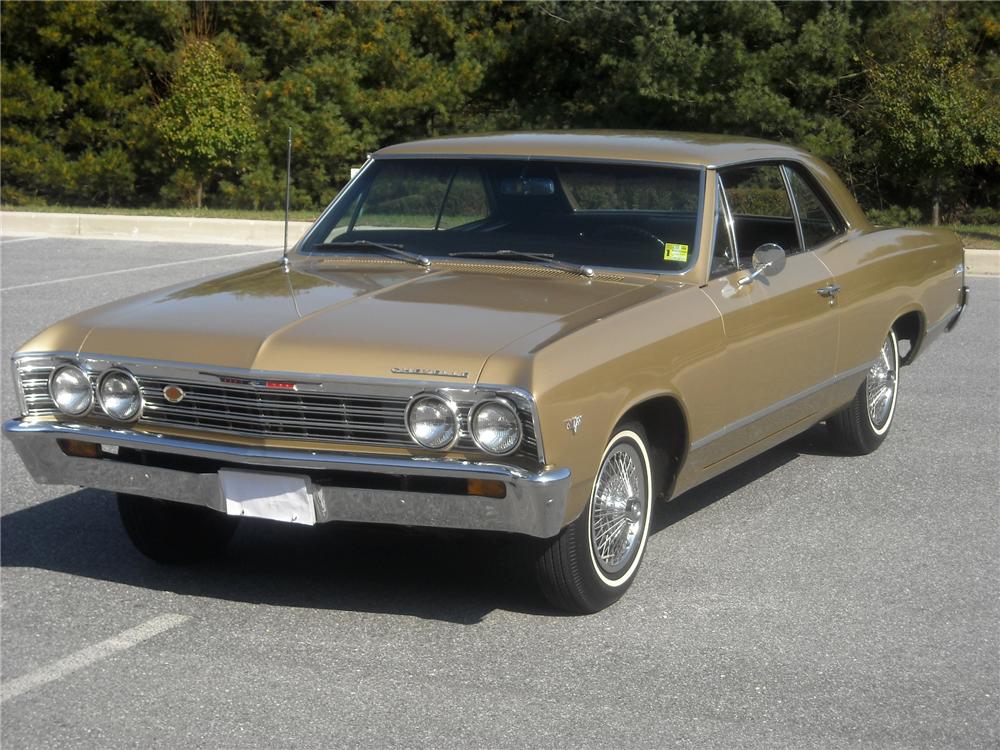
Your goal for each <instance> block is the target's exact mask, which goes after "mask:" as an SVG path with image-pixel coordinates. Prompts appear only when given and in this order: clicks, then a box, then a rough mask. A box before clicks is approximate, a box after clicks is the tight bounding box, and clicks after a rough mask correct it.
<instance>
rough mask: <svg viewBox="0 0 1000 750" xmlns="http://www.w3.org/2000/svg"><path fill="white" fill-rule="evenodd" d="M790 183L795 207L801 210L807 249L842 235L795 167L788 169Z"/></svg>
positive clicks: (800, 217) (800, 214) (800, 216)
mask: <svg viewBox="0 0 1000 750" xmlns="http://www.w3.org/2000/svg"><path fill="white" fill-rule="evenodd" d="M788 181H789V184H791V186H792V195H793V196H794V197H795V206H796V208H798V210H799V221H800V222H801V223H802V238H803V239H804V240H805V244H806V248H807V249H808V248H813V247H816V246H817V245H821V244H823V243H824V242H826V241H827V240H829V239H831V238H833V237H836V236H837V235H838V234H839V233H840V230H839V227H838V226H837V222H835V221H834V219H833V217H832V216H831V215H830V212H829V211H828V210H827V208H826V207H825V206H824V205H823V203H822V201H820V199H819V197H818V196H817V195H816V193H815V191H813V189H812V188H811V187H810V186H809V183H807V182H806V181H805V179H803V177H802V175H800V174H799V172H798V170H797V169H795V168H794V167H789V168H788Z"/></svg>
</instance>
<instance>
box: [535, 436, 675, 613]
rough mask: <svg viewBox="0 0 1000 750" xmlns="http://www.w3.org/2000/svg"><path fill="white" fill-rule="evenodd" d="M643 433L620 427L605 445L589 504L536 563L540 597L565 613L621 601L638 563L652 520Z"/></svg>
mask: <svg viewBox="0 0 1000 750" xmlns="http://www.w3.org/2000/svg"><path fill="white" fill-rule="evenodd" d="M650 452H651V451H650V449H649V443H648V439H647V438H646V432H645V430H643V428H642V425H640V424H638V423H637V422H628V423H624V424H621V425H619V426H618V427H617V428H616V429H615V432H614V435H613V437H612V438H611V440H610V441H608V445H607V448H605V450H604V455H603V456H602V457H601V463H600V466H599V467H598V470H597V474H596V476H595V479H594V486H593V488H592V489H591V493H590V501H589V502H588V503H587V507H586V508H584V510H583V512H582V513H581V514H580V516H579V518H577V519H576V520H575V521H573V523H571V524H570V525H569V526H567V527H566V528H564V529H563V530H562V532H561V533H560V534H559V536H557V537H555V538H554V539H552V540H548V541H547V542H546V545H545V546H544V548H543V549H542V550H541V553H540V554H539V556H538V559H537V562H536V573H537V576H538V581H539V585H540V586H541V589H542V593H543V594H544V595H545V598H546V599H548V600H549V602H550V603H551V604H552V605H553V606H555V607H558V608H560V609H564V610H567V611H569V612H576V613H581V614H589V613H593V612H598V611H600V610H602V609H604V608H605V607H607V606H609V605H610V604H613V603H614V602H616V601H617V600H618V599H620V598H621V597H622V595H623V594H624V593H625V591H626V590H627V589H628V587H629V586H631V585H632V581H634V580H635V577H636V574H637V572H638V570H639V564H640V563H641V562H642V555H643V552H644V551H645V547H646V540H647V539H648V537H649V521H650V517H651V516H652V510H653V498H654V497H655V494H654V474H653V470H652V466H651V464H650V459H649V456H650Z"/></svg>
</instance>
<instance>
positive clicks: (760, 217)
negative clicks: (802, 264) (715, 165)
mask: <svg viewBox="0 0 1000 750" xmlns="http://www.w3.org/2000/svg"><path fill="white" fill-rule="evenodd" d="M720 175H721V177H722V186H723V189H724V190H725V193H726V200H727V201H728V202H729V208H730V210H731V211H732V216H733V230H734V234H735V235H736V247H737V250H738V252H739V257H740V259H741V264H745V265H749V259H750V257H751V256H752V255H753V251H754V250H756V249H757V248H758V247H760V246H761V245H764V244H767V243H769V242H773V243H774V244H776V245H780V246H781V247H782V249H784V251H785V252H786V253H796V252H798V251H799V249H800V248H799V237H798V230H797V229H796V226H795V218H794V215H793V213H792V204H791V201H790V200H789V198H788V190H787V189H786V188H785V179H784V177H783V176H782V174H781V167H779V166H778V165H777V164H756V165H749V166H744V167H731V168H729V169H724V170H722V171H721V172H720Z"/></svg>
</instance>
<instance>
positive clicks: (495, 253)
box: [448, 250, 594, 278]
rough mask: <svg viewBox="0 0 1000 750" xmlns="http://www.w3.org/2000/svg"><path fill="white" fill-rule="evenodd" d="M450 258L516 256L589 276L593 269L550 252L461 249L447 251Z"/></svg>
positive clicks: (592, 273)
mask: <svg viewBox="0 0 1000 750" xmlns="http://www.w3.org/2000/svg"><path fill="white" fill-rule="evenodd" d="M448 255H449V256H451V257H452V258H517V259H520V260H531V261H534V262H535V263H544V264H545V265H547V266H551V267H552V268H561V269H562V270H563V271H569V272H570V273H575V274H578V275H580V276H586V277H587V278H590V277H591V276H593V275H594V269H593V268H591V267H590V266H581V265H578V264H576V263H570V262H568V261H565V260H559V259H558V258H556V257H555V256H553V255H552V253H526V252H524V251H522V250H462V251H460V252H457V253H448Z"/></svg>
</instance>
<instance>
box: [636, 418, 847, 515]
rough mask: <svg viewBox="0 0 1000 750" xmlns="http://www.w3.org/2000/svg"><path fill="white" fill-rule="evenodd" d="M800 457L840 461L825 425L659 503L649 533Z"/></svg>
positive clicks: (817, 426) (820, 425)
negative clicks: (665, 501) (826, 457)
mask: <svg viewBox="0 0 1000 750" xmlns="http://www.w3.org/2000/svg"><path fill="white" fill-rule="evenodd" d="M803 455H807V456H831V457H833V456H836V457H840V458H843V456H842V455H841V454H839V453H837V452H836V451H835V450H834V449H833V448H832V447H831V446H830V440H829V437H828V436H827V432H826V426H825V425H823V424H819V425H816V426H814V427H811V428H810V429H808V430H806V431H805V432H803V433H802V434H801V435H798V436H796V437H794V438H791V439H790V440H788V441H787V442H785V443H782V444H780V445H777V446H775V447H774V448H771V449H770V450H768V451H765V452H764V453H762V454H761V455H759V456H756V457H755V458H752V459H750V460H749V461H747V462H746V463H744V464H741V465H740V466H737V467H736V468H734V469H730V470H729V471H727V472H724V473H722V474H720V475H719V476H717V477H715V478H714V479H710V480H709V481H707V482H705V483H704V484H702V485H700V486H698V487H695V488H694V489H691V490H688V491H687V492H685V493H683V494H681V495H678V496H677V497H675V498H674V499H673V500H671V501H670V502H667V503H663V502H661V503H659V505H658V506H657V508H656V512H655V513H654V514H653V518H652V520H651V522H650V527H649V533H650V534H656V533H658V532H660V531H663V530H664V529H666V528H667V527H669V526H673V525H674V524H675V523H678V522H680V521H683V520H684V519H685V518H687V517H688V516H690V515H693V514H694V513H697V512H698V511H699V510H702V509H704V508H707V507H708V506H710V505H712V504H713V503H716V502H718V501H719V500H722V499H723V498H725V497H728V496H729V495H731V494H733V493H734V492H736V491H737V490H739V489H742V488H743V487H745V486H747V485H749V484H753V483H754V482H755V481H757V480H758V479H760V478H762V477H765V476H767V475H768V474H770V473H771V472H772V471H776V470H777V469H779V468H781V467H782V466H784V465H785V464H787V463H789V462H791V461H794V460H795V459H796V458H798V457H799V456H803Z"/></svg>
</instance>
